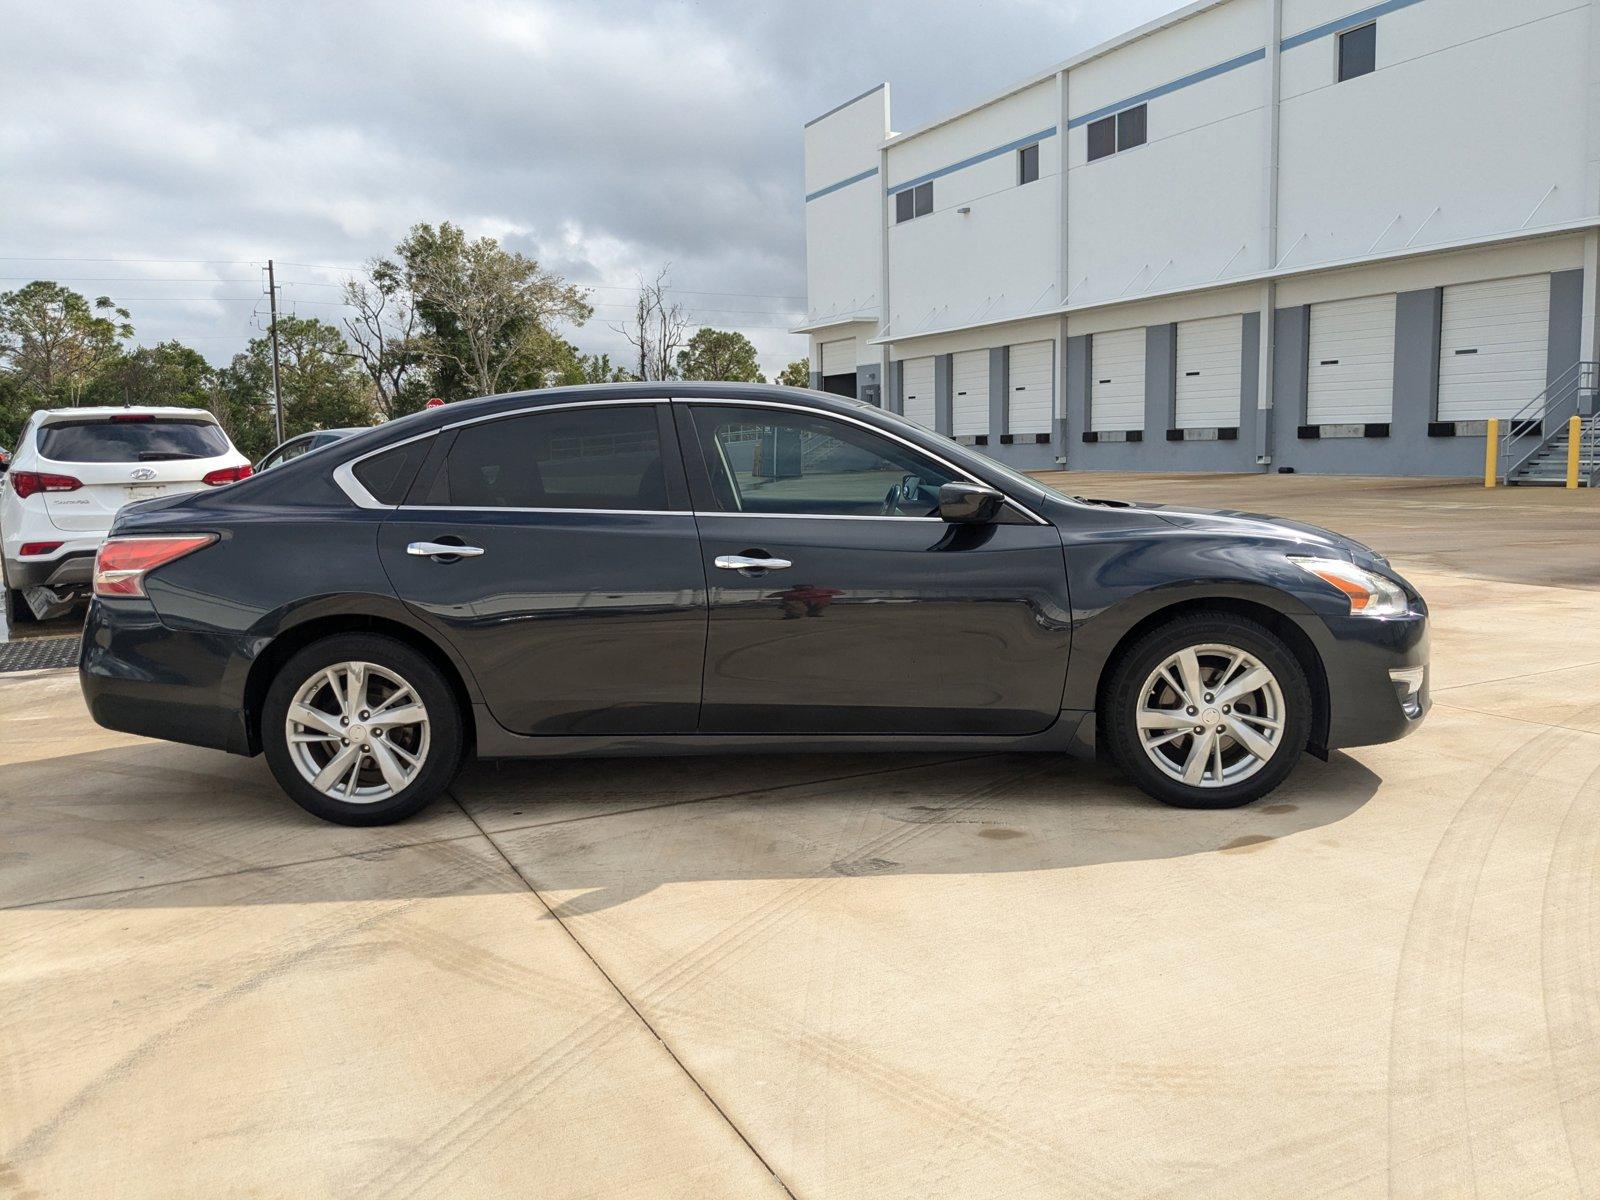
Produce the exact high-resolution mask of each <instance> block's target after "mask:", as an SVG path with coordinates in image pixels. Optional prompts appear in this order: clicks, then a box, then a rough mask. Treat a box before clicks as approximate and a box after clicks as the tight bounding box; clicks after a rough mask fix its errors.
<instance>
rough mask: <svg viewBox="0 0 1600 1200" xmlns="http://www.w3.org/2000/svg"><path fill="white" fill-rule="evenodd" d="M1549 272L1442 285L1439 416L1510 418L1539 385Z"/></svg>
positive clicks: (1535, 393) (1541, 382)
mask: <svg viewBox="0 0 1600 1200" xmlns="http://www.w3.org/2000/svg"><path fill="white" fill-rule="evenodd" d="M1549 343H1550V276H1548V275H1526V276H1523V277H1521V278H1518V279H1495V280H1491V281H1490V282H1488V283H1462V284H1457V285H1455V286H1453V287H1447V288H1445V289H1444V312H1443V316H1442V319H1441V325H1440V337H1439V419H1440V420H1441V421H1482V420H1486V419H1487V418H1489V417H1509V416H1512V415H1514V414H1515V413H1517V412H1518V411H1520V410H1521V408H1522V406H1523V405H1525V404H1527V403H1528V402H1529V401H1530V400H1533V399H1535V398H1536V397H1537V396H1538V395H1539V393H1540V392H1542V391H1544V387H1545V369H1546V367H1547V365H1548V361H1549V355H1550V351H1549Z"/></svg>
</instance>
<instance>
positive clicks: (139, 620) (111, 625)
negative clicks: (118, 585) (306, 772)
mask: <svg viewBox="0 0 1600 1200" xmlns="http://www.w3.org/2000/svg"><path fill="white" fill-rule="evenodd" d="M244 673H245V663H244V660H243V658H242V656H241V655H240V653H239V647H238V646H237V645H236V644H235V643H233V642H232V641H231V640H230V639H227V638H223V637H218V636H215V635H211V634H198V633H188V632H178V631H175V630H172V629H169V628H168V627H167V626H165V625H164V624H162V622H161V618H160V617H158V616H157V615H156V611H155V609H154V608H153V607H152V606H151V605H150V603H149V602H148V601H145V600H132V599H129V600H109V601H108V600H102V599H99V598H98V597H97V598H96V599H94V600H92V601H90V603H89V611H88V613H87V615H86V616H85V618H84V625H83V642H82V645H81V647H80V649H79V654H78V682H79V684H80V685H81V687H82V688H83V698H84V700H85V701H86V702H87V703H88V706H89V715H90V716H92V717H93V718H94V719H95V721H96V722H98V723H99V724H101V725H103V726H105V727H106V728H107V729H115V730H118V731H120V732H122V733H133V734H138V735H139V736H141V737H152V738H161V739H163V740H165V741H169V742H186V743H188V744H189V745H193V746H207V747H210V748H212V749H216V750H226V751H228V752H230V753H233V754H253V753H255V747H253V746H252V745H251V744H250V737H249V730H248V725H247V723H246V720H245V714H244V696H243V689H242V687H241V686H240V685H239V682H238V681H239V680H240V679H242V678H243V675H244Z"/></svg>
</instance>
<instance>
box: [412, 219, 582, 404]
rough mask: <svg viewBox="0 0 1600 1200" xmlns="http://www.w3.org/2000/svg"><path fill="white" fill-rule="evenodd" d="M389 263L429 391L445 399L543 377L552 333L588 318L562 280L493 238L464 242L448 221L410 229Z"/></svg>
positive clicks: (551, 355) (576, 293)
mask: <svg viewBox="0 0 1600 1200" xmlns="http://www.w3.org/2000/svg"><path fill="white" fill-rule="evenodd" d="M395 257H396V260H397V261H396V262H394V263H392V264H388V265H390V266H392V269H393V270H395V271H396V273H397V274H398V277H399V278H401V279H403V280H404V281H405V284H406V287H407V288H408V289H409V290H410V292H411V294H412V297H413V298H414V301H415V304H416V308H417V313H418V316H419V317H420V318H421V321H422V324H423V327H424V331H425V335H426V338H425V341H424V342H423V343H422V347H423V349H424V351H425V352H426V354H427V355H428V356H429V357H430V358H431V359H432V360H433V362H434V367H435V370H434V383H435V391H436V393H437V394H438V395H440V396H442V397H444V398H445V399H447V400H453V399H459V398H461V397H463V396H469V395H490V394H493V393H494V392H498V391H501V390H503V389H505V388H506V387H507V386H509V385H510V383H511V381H512V380H513V379H515V378H516V377H517V376H518V375H519V374H521V375H522V376H523V378H524V380H525V379H526V378H527V376H528V375H529V373H537V372H539V371H542V370H543V369H545V367H546V364H548V363H550V362H551V361H553V360H554V359H555V358H558V357H559V354H558V353H557V350H556V347H555V346H554V344H553V341H552V339H555V335H554V332H553V331H554V328H555V326H556V325H557V324H558V323H560V322H563V321H565V322H569V323H571V324H574V325H581V324H583V322H585V321H587V320H588V319H589V317H590V316H591V315H592V313H593V309H591V308H590V307H589V304H588V303H587V301H586V300H585V298H584V295H583V292H582V291H581V290H580V289H578V288H576V287H573V286H572V285H571V284H569V283H567V281H566V280H565V279H563V278H562V277H561V276H560V275H558V274H556V273H555V272H553V271H547V270H545V269H544V268H542V267H540V266H539V264H538V263H537V262H535V261H534V260H533V259H531V258H528V257H527V256H525V255H522V254H518V253H516V252H515V251H511V250H506V249H505V248H504V247H502V246H501V245H500V243H499V242H498V241H496V240H495V239H494V238H490V237H480V238H477V239H475V240H468V238H467V236H466V234H465V232H464V231H463V230H462V229H461V228H460V226H457V225H452V224H451V223H450V222H449V221H443V222H441V223H440V224H439V226H438V227H437V228H435V227H434V226H432V225H428V224H418V225H414V226H412V228H411V232H410V233H408V234H407V235H406V237H405V239H404V240H403V241H402V242H401V243H400V244H399V245H398V246H397V247H395ZM555 340H559V339H555Z"/></svg>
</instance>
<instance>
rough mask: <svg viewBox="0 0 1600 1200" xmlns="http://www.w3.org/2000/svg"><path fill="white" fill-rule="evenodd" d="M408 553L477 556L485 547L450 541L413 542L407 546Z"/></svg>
mask: <svg viewBox="0 0 1600 1200" xmlns="http://www.w3.org/2000/svg"><path fill="white" fill-rule="evenodd" d="M406 553H407V554H414V555H416V556H417V557H418V558H446V557H448V558H477V557H478V555H480V554H482V553H483V547H482V546H452V545H450V544H449V543H448V542H412V543H411V544H410V545H409V546H407V547H406Z"/></svg>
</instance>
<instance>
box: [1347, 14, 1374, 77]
mask: <svg viewBox="0 0 1600 1200" xmlns="http://www.w3.org/2000/svg"><path fill="white" fill-rule="evenodd" d="M1377 69H1378V26H1377V25H1376V24H1375V23H1374V24H1372V25H1363V26H1362V27H1361V28H1360V29H1352V30H1349V31H1348V32H1346V33H1341V34H1340V35H1339V82H1340V83H1343V82H1344V81H1345V80H1346V79H1355V78H1356V77H1357V76H1360V75H1370V74H1372V72H1373V71H1375V70H1377Z"/></svg>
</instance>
